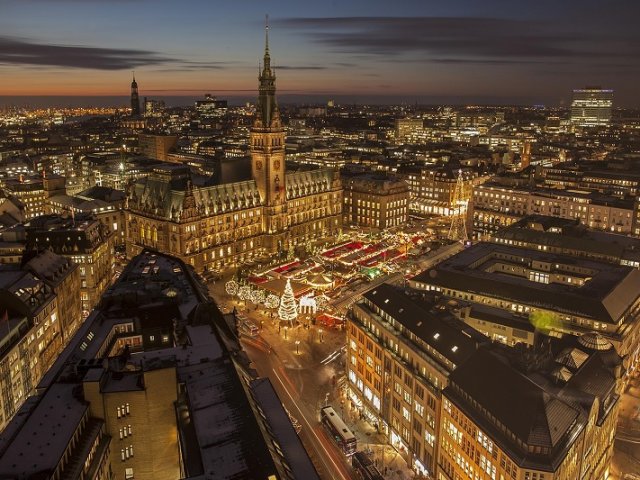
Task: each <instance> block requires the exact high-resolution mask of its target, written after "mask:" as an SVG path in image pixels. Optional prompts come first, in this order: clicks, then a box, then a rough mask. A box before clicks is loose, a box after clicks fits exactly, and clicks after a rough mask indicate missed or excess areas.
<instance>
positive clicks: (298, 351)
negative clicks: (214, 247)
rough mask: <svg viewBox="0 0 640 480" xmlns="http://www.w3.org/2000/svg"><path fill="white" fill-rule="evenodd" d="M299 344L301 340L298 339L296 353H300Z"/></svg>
mask: <svg viewBox="0 0 640 480" xmlns="http://www.w3.org/2000/svg"><path fill="white" fill-rule="evenodd" d="M299 345H300V340H296V355H300V350H299V348H298V347H299Z"/></svg>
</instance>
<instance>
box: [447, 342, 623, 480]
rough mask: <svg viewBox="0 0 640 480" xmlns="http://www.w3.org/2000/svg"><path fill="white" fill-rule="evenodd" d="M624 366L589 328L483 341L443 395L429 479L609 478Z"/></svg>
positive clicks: (567, 479) (450, 380) (452, 378)
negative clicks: (511, 344)
mask: <svg viewBox="0 0 640 480" xmlns="http://www.w3.org/2000/svg"><path fill="white" fill-rule="evenodd" d="M622 372H623V371H622V367H621V358H620V356H619V355H618V354H617V353H616V352H615V349H614V348H613V346H612V345H611V343H609V342H608V341H606V340H605V339H604V338H602V337H601V336H600V335H598V334H595V333H590V334H585V335H583V336H581V337H579V338H575V337H567V338H565V339H563V341H558V342H555V341H550V340H549V339H547V340H545V344H544V345H541V346H540V347H539V348H538V349H529V350H517V349H511V348H508V347H500V346H498V345H492V346H490V347H487V348H483V347H481V348H480V349H478V350H477V351H476V352H474V353H473V354H472V355H471V356H470V357H469V359H468V360H467V361H466V362H465V363H464V364H462V365H461V366H459V367H458V368H457V369H456V371H455V372H453V373H452V374H451V375H450V377H449V385H448V386H447V387H446V388H445V389H444V391H443V394H442V397H443V398H442V409H441V415H440V418H441V422H440V426H439V427H440V429H439V430H440V439H439V440H440V441H439V455H438V471H437V475H436V476H435V478H437V479H438V480H454V479H460V478H476V479H480V478H482V479H504V480H575V479H583V480H601V479H606V478H609V466H610V463H611V457H612V454H613V443H614V437H615V431H616V423H617V418H618V408H619V402H618V400H619V393H618V392H619V388H620V377H621V375H622Z"/></svg>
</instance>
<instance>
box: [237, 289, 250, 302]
mask: <svg viewBox="0 0 640 480" xmlns="http://www.w3.org/2000/svg"><path fill="white" fill-rule="evenodd" d="M250 297H251V287H250V286H248V285H243V286H242V287H240V289H239V290H238V298H239V299H240V300H249V299H250Z"/></svg>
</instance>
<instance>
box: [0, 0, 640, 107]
mask: <svg viewBox="0 0 640 480" xmlns="http://www.w3.org/2000/svg"><path fill="white" fill-rule="evenodd" d="M551 5H552V4H551V3H550V2H538V3H537V4H536V5H535V6H528V9H527V10H526V11H522V9H519V8H518V7H517V6H512V5H509V4H508V3H507V2H503V1H501V0H494V1H492V2H489V3H485V4H483V5H482V6H480V5H475V4H474V3H473V2H467V1H460V2H455V4H453V5H446V6H445V5H438V4H435V3H434V2H412V1H408V2H402V3H401V4H399V5H389V4H387V3H385V2H373V3H371V2H367V3H366V6H367V8H366V9H363V6H364V3H363V2H359V1H354V2H349V3H348V4H347V5H332V6H329V7H327V6H326V5H324V4H323V5H299V4H296V3H295V2H288V1H287V2H277V3H275V2H272V3H267V4H263V3H259V2H250V4H249V5H248V6H246V5H243V6H242V7H241V6H237V5H231V4H222V5H215V6H212V5H209V4H208V3H207V2H200V1H191V2H188V7H189V8H184V6H182V5H178V4H176V3H175V2H154V3H150V2H148V1H146V0H136V1H133V2H128V1H127V2H125V1H118V2H100V1H92V2H77V1H72V0H68V1H65V0H60V1H54V2H44V1H41V0H32V1H28V2H15V1H6V2H5V3H4V6H3V7H2V10H3V13H4V15H3V16H2V17H3V18H2V20H0V27H2V31H3V34H2V35H1V36H0V45H2V48H1V49H0V72H1V73H2V75H3V77H4V79H5V82H4V88H3V89H0V96H1V97H4V99H5V101H4V102H2V103H5V104H6V103H11V100H12V99H15V97H19V96H53V97H56V96H65V97H68V96H84V97H103V96H118V97H120V96H122V97H124V96H125V95H126V94H127V93H128V92H127V86H128V82H130V78H131V71H133V70H135V72H136V76H137V78H138V81H139V83H140V93H141V96H149V97H154V98H159V97H176V96H182V95H184V96H190V97H197V96H200V95H201V94H203V93H206V92H210V93H213V94H217V95H218V96H224V97H229V98H252V97H253V96H254V92H255V77H256V76H257V71H258V61H259V58H260V53H261V45H262V37H263V34H264V33H263V29H262V25H263V22H264V18H263V15H264V13H267V12H268V13H269V15H270V27H271V29H272V34H271V45H272V51H273V52H274V53H273V63H274V66H275V68H276V72H277V74H278V78H279V91H280V92H281V97H282V98H283V101H285V102H286V101H287V100H288V99H290V100H291V101H304V100H305V99H314V100H318V101H321V100H323V98H333V97H337V98H340V99H343V100H344V101H350V100H353V101H358V100H360V101H370V102H372V103H393V102H394V101H397V102H398V103H400V102H402V101H405V102H410V103H413V102H418V103H439V102H441V103H486V104H547V105H549V106H555V105H564V106H567V105H568V103H569V101H570V97H571V92H572V90H573V89H574V88H579V87H583V86H586V85H602V86H603V87H606V88H612V89H614V90H615V92H616V93H615V103H614V106H616V107H625V106H629V107H634V106H638V102H637V100H636V97H635V95H634V85H635V80H636V78H637V73H638V71H639V69H640V64H639V62H638V61H637V58H638V57H637V53H638V50H640V35H639V34H638V33H637V32H636V31H634V29H633V24H632V20H631V19H632V18H633V17H634V15H632V14H633V12H634V11H635V10H636V9H637V7H636V6H634V5H633V4H631V2H625V1H619V2H612V3H610V4H608V5H607V9H606V10H603V9H602V8H601V7H599V6H598V4H596V3H595V2H581V3H579V4H578V3H577V2H564V3H563V4H562V5H560V6H555V5H554V8H553V9H550V7H551ZM362 12H366V14H364V15H363V13H362ZM52 19H53V21H52ZM36 32H37V33H36ZM407 32H409V33H407ZM523 32H525V33H523ZM365 99H366V100H365ZM48 100H50V101H51V103H52V104H55V102H56V99H55V98H51V99H45V100H44V102H45V103H46V102H47V101H48ZM97 100H98V101H97V103H100V102H99V100H100V99H97ZM103 100H104V98H103ZM376 100H378V101H376Z"/></svg>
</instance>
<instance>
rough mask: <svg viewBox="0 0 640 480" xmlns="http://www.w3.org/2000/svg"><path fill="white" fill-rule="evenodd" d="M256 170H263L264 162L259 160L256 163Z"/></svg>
mask: <svg viewBox="0 0 640 480" xmlns="http://www.w3.org/2000/svg"><path fill="white" fill-rule="evenodd" d="M256 168H257V169H258V170H262V160H258V161H256Z"/></svg>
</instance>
